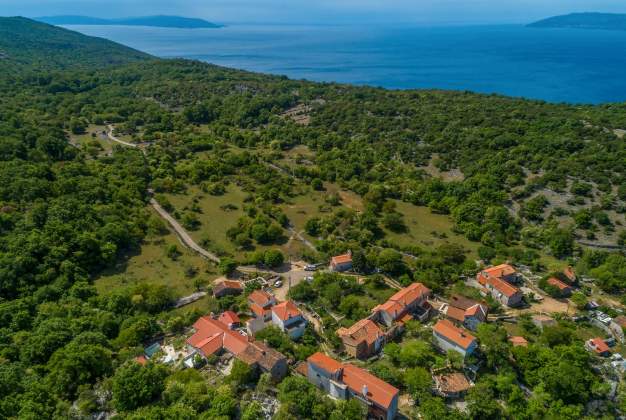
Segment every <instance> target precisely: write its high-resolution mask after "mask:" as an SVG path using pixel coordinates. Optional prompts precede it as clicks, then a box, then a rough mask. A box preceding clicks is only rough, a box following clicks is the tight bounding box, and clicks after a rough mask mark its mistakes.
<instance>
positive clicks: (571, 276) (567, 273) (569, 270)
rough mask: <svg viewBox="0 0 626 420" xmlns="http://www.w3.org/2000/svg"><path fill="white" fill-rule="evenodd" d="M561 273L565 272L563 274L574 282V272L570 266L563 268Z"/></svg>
mask: <svg viewBox="0 0 626 420" xmlns="http://www.w3.org/2000/svg"><path fill="white" fill-rule="evenodd" d="M563 274H565V276H566V277H567V278H568V279H569V280H570V281H571V282H575V281H576V273H575V272H574V269H573V268H572V267H567V268H566V269H565V270H563Z"/></svg>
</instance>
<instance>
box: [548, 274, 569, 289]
mask: <svg viewBox="0 0 626 420" xmlns="http://www.w3.org/2000/svg"><path fill="white" fill-rule="evenodd" d="M548 284H549V285H550V286H554V287H556V288H557V289H559V290H560V291H564V290H568V289H571V286H570V285H569V284H565V283H563V282H562V281H561V280H559V279H557V278H556V277H550V278H549V279H548Z"/></svg>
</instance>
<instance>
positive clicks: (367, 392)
mask: <svg viewBox="0 0 626 420" xmlns="http://www.w3.org/2000/svg"><path fill="white" fill-rule="evenodd" d="M307 378H308V380H309V382H311V383H312V384H313V385H315V386H316V387H318V388H319V389H321V390H324V391H325V392H326V393H328V394H330V396H331V397H333V398H336V399H342V400H348V399H350V398H354V399H356V400H357V401H359V402H360V403H362V404H363V405H364V406H365V407H366V408H367V410H368V418H373V419H380V420H392V419H393V418H395V417H396V414H397V412H398V396H399V394H400V391H399V390H398V389H397V388H395V387H393V386H392V385H390V384H388V383H386V382H384V381H382V380H380V379H379V378H377V377H376V376H374V375H372V374H371V373H369V372H367V371H366V370H364V369H361V368H359V367H356V366H354V365H352V364H350V363H339V362H338V361H336V360H334V359H331V358H330V357H328V356H326V355H325V354H323V353H315V354H313V355H311V356H310V357H309V358H308V359H307Z"/></svg>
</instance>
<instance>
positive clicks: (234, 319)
mask: <svg viewBox="0 0 626 420" xmlns="http://www.w3.org/2000/svg"><path fill="white" fill-rule="evenodd" d="M218 320H219V321H220V322H223V323H224V324H226V325H229V324H239V323H240V322H241V321H240V320H239V317H238V316H237V314H236V313H234V312H233V311H226V312H223V313H222V314H221V315H220V317H219V318H218Z"/></svg>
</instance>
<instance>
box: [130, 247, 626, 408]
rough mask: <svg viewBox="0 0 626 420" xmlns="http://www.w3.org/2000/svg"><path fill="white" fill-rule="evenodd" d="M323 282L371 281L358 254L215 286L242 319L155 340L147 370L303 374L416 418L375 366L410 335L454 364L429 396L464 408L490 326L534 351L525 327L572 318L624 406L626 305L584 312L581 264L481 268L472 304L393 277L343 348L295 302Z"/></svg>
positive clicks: (211, 319) (591, 304)
mask: <svg viewBox="0 0 626 420" xmlns="http://www.w3.org/2000/svg"><path fill="white" fill-rule="evenodd" d="M292 274H293V277H292ZM323 275H332V276H345V277H351V278H355V279H358V280H357V281H358V282H360V283H363V282H365V281H367V279H366V278H364V277H363V276H361V275H358V274H357V273H355V272H353V266H352V253H351V252H348V253H346V254H343V255H337V256H335V257H333V258H332V259H331V261H330V264H329V265H328V266H322V265H320V264H299V265H294V266H293V271H288V272H286V274H285V275H277V274H276V273H275V272H271V273H268V272H263V270H262V268H259V269H258V271H250V272H248V273H245V275H243V276H242V277H240V278H225V277H222V278H219V279H216V280H215V281H214V283H213V285H212V289H211V291H212V294H213V296H214V297H215V298H216V299H218V300H220V301H226V300H228V299H231V301H234V299H239V302H241V304H239V305H235V307H236V308H237V310H236V311H234V310H231V309H226V310H224V311H222V312H220V313H213V312H211V313H208V314H206V315H204V316H201V317H200V318H198V319H197V320H196V321H195V323H194V324H193V327H192V328H191V329H190V330H188V333H187V334H186V335H185V337H184V342H183V341H181V339H180V337H175V339H167V340H165V341H161V342H155V343H153V344H151V345H150V346H148V347H146V348H145V349H144V354H142V355H139V356H137V357H136V361H137V362H138V363H140V364H146V363H148V362H156V363H165V364H170V365H173V366H176V367H178V368H181V369H200V370H205V371H206V370H207V369H210V370H211V371H212V372H213V374H215V375H217V376H215V377H214V379H213V380H214V381H215V382H217V383H219V382H220V379H219V378H220V377H222V378H223V377H225V376H227V375H229V373H230V372H231V370H232V368H233V364H234V363H235V361H238V362H242V363H244V364H245V365H247V366H248V367H249V368H250V369H252V370H253V371H255V372H257V373H258V374H260V375H262V374H264V375H266V377H268V378H269V379H270V380H271V383H273V384H278V383H279V382H280V381H281V380H283V379H284V378H285V377H286V376H288V375H297V376H301V377H304V378H306V379H307V380H308V381H309V382H310V383H311V384H313V385H314V386H315V387H316V388H318V389H320V390H321V391H323V392H324V393H325V394H327V396H328V397H329V398H332V399H337V400H350V399H355V400H357V401H358V402H359V403H361V404H362V405H363V407H364V409H365V410H366V411H367V413H368V418H373V419H386V420H390V419H394V418H402V417H407V414H405V413H409V412H410V407H411V405H412V404H413V402H412V401H411V398H410V397H407V396H406V395H401V391H400V389H398V388H397V387H396V386H394V385H392V384H390V383H388V382H386V381H385V380H383V379H381V378H379V377H377V376H376V375H375V374H374V373H372V372H370V371H369V370H368V366H370V365H371V363H372V362H374V361H380V360H381V359H383V360H384V359H385V358H389V357H393V356H390V354H391V351H388V349H390V348H392V346H390V344H391V343H394V345H395V346H396V347H397V348H399V349H402V346H403V344H404V343H405V342H406V337H405V336H406V335H407V334H408V333H407V330H416V328H417V329H419V330H420V334H421V337H422V338H423V337H424V331H427V337H428V340H426V341H427V342H428V344H429V345H430V346H432V349H433V350H434V351H435V352H436V353H437V354H439V355H440V357H441V358H442V360H443V362H440V363H435V364H433V365H432V366H430V367H427V366H424V367H427V368H428V369H429V371H430V375H431V380H430V386H429V392H431V393H432V395H436V396H439V397H442V398H443V399H444V400H445V401H446V402H447V404H448V405H450V406H451V407H455V408H457V409H460V410H463V409H464V407H465V403H464V396H465V395H466V394H467V392H468V391H469V390H470V389H471V388H472V387H473V386H474V384H475V382H476V380H477V378H478V377H479V376H480V375H481V367H482V366H483V365H484V363H485V355H484V352H483V349H484V345H485V344H487V343H481V341H480V340H479V338H478V334H477V331H478V330H479V328H480V326H481V325H482V324H489V323H501V324H502V325H505V327H506V329H507V331H510V333H509V334H508V337H507V341H508V345H509V346H510V347H512V348H515V347H527V346H528V345H529V338H528V337H525V336H524V335H523V334H517V333H515V331H519V328H518V327H517V324H518V323H520V322H526V323H531V324H532V328H536V329H537V330H539V331H542V330H544V329H545V328H551V327H554V326H556V325H557V324H558V323H559V322H561V321H564V320H566V321H568V322H574V323H578V324H580V325H582V323H584V324H585V325H589V326H590V328H591V331H593V332H594V333H596V332H597V334H596V335H593V336H590V337H589V338H588V339H586V340H585V342H584V347H583V346H581V348H580V351H586V352H589V353H590V354H591V355H592V357H593V358H594V366H595V367H594V369H597V371H598V372H601V374H602V375H603V377H604V378H605V379H606V381H607V382H608V383H610V384H611V392H612V396H613V397H615V393H616V390H617V387H618V385H619V382H620V380H621V379H620V378H621V377H622V374H623V373H624V372H626V360H624V358H623V356H622V353H623V349H624V347H622V345H623V343H624V341H625V337H624V329H626V316H624V315H622V311H621V309H619V308H608V309H607V311H608V312H612V314H613V315H615V316H610V315H609V314H607V313H606V312H604V311H602V309H604V307H602V306H601V305H600V304H598V303H597V302H595V301H594V300H590V299H587V300H586V301H585V302H584V304H583V305H582V306H581V303H580V302H578V307H577V306H576V304H575V303H573V302H571V300H572V299H571V298H572V295H573V294H574V293H578V294H579V295H580V294H581V292H579V290H582V289H583V288H584V287H585V286H584V283H585V281H586V280H585V279H581V278H578V276H577V275H576V274H575V272H574V270H573V269H572V268H571V267H568V268H567V269H565V270H563V272H562V273H556V274H554V275H550V276H548V277H547V278H543V279H539V278H538V277H537V276H534V275H533V274H532V273H531V272H530V270H529V269H528V267H524V266H519V267H514V266H513V265H511V264H507V263H503V264H499V265H496V266H487V267H481V268H479V269H477V272H476V274H475V276H474V277H468V278H467V279H465V287H466V288H467V290H471V291H472V293H466V295H467V296H466V295H463V294H460V293H454V294H451V295H449V296H441V295H438V294H436V293H433V292H432V291H431V290H430V289H429V288H428V287H426V286H425V285H424V284H422V283H421V282H413V283H411V284H410V285H408V286H406V287H400V285H398V283H397V282H396V281H394V280H392V279H390V278H385V280H384V282H385V284H384V287H386V288H389V289H390V290H391V291H392V292H393V294H392V295H391V296H390V297H389V298H388V299H387V300H386V301H384V302H383V303H380V304H378V305H376V306H374V307H373V308H372V309H371V312H370V313H369V314H368V315H367V316H366V317H364V318H363V319H360V320H358V321H357V322H354V323H353V324H352V325H345V326H340V327H339V328H337V329H336V331H335V332H334V333H330V334H334V335H335V336H336V340H338V341H337V343H338V344H339V345H338V346H337V345H335V346H333V341H335V340H332V339H328V334H329V332H328V331H325V325H324V317H323V316H321V315H320V314H318V313H317V312H316V310H315V307H314V306H313V305H310V304H308V303H305V302H300V301H298V300H296V299H294V298H293V297H292V291H293V288H294V287H298V285H302V283H308V284H310V283H312V282H314V281H315V279H316V277H318V276H323ZM377 275H378V276H381V275H380V274H377ZM383 277H384V276H383ZM587 280H588V279H587ZM469 295H472V296H474V297H470V296H469ZM476 296H479V297H480V298H476ZM546 301H554V302H557V303H560V304H561V306H558V305H557V306H555V308H556V309H557V311H555V312H554V313H550V312H546V305H545V303H546ZM230 306H232V305H230ZM548 307H549V306H548ZM563 308H565V309H564V310H563ZM492 309H495V311H493V312H492ZM332 315H333V316H334V317H337V315H336V314H332ZM339 318H340V317H339ZM264 331H265V332H269V331H273V332H275V331H280V333H281V334H283V335H284V337H286V338H288V340H291V341H292V342H293V343H298V342H299V341H301V340H302V338H303V336H304V335H305V334H309V335H310V336H311V337H315V341H316V348H315V351H314V352H312V350H310V346H309V350H310V351H309V353H311V354H308V355H307V357H306V358H303V360H296V358H294V357H293V355H286V354H283V353H281V352H280V351H279V350H277V349H276V348H273V347H272V345H271V343H270V342H269V341H271V340H268V339H267V338H263V337H264V334H263V332H264ZM173 342H177V343H178V344H177V345H174V344H172V343H173ZM400 351H401V350H400ZM259 399H260V401H261V402H262V404H263V411H264V414H265V416H266V418H271V416H272V415H273V413H274V412H275V411H276V410H277V407H278V404H279V403H278V401H277V400H276V399H275V398H272V397H269V398H268V397H267V396H265V397H261V396H259Z"/></svg>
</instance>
